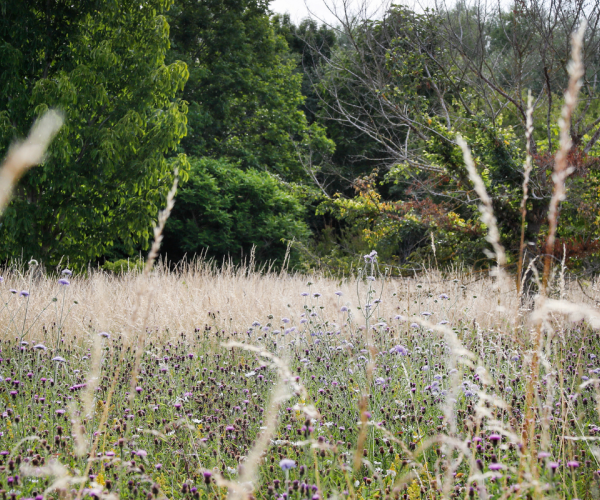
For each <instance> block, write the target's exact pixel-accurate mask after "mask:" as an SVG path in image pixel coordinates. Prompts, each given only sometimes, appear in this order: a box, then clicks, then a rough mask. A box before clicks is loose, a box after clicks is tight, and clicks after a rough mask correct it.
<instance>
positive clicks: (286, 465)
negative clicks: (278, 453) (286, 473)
mask: <svg viewBox="0 0 600 500" xmlns="http://www.w3.org/2000/svg"><path fill="white" fill-rule="evenodd" d="M279 467H281V469H282V470H290V469H293V468H294V467H296V461H295V460H292V459H291V458H284V459H282V460H281V461H280V462H279Z"/></svg>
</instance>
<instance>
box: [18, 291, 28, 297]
mask: <svg viewBox="0 0 600 500" xmlns="http://www.w3.org/2000/svg"><path fill="white" fill-rule="evenodd" d="M19 297H29V292H28V291H27V290H22V291H21V293H19Z"/></svg>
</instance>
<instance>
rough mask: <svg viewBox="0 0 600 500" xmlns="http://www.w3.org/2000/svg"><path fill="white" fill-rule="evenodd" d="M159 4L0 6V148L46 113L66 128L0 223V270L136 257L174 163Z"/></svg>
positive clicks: (173, 115)
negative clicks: (22, 263) (9, 263)
mask: <svg viewBox="0 0 600 500" xmlns="http://www.w3.org/2000/svg"><path fill="white" fill-rule="evenodd" d="M171 3H172V2H171V1H170V0H140V1H138V2H130V1H126V0H93V1H91V0H90V1H87V0H83V1H79V2H76V3H73V2H67V1H66V0H51V1H47V0H30V1H27V2H14V1H12V2H11V1H6V0H0V141H1V144H0V147H2V148H4V149H6V147H7V146H8V144H9V143H10V142H11V141H12V140H14V139H15V138H17V137H20V136H23V135H25V132H26V130H27V129H28V127H29V126H30V124H31V122H32V120H33V119H34V118H35V117H36V116H38V115H39V114H41V113H42V112H43V111H45V110H46V109H48V108H49V107H56V108H59V109H61V110H62V111H63V112H64V113H65V117H66V123H65V126H64V127H63V129H62V130H61V132H60V134H59V135H58V136H57V138H56V140H55V141H54V142H53V144H52V145H51V148H50V153H49V155H48V158H47V160H46V161H45V163H44V164H43V165H42V166H40V167H38V168H36V169H33V170H32V171H30V173H29V174H27V175H26V177H25V178H23V180H22V181H21V183H20V185H19V187H18V190H17V193H16V196H15V199H14V200H13V202H12V203H11V205H10V206H9V207H8V208H7V209H6V211H5V213H4V214H3V219H2V225H1V227H0V259H3V260H5V259H7V258H10V257H13V256H16V255H21V254H22V255H23V256H24V257H25V258H29V257H35V258H38V259H39V258H41V259H42V260H44V262H45V263H47V264H54V263H56V262H57V261H58V260H59V259H61V258H62V257H63V256H65V257H68V258H69V259H70V260H71V262H77V263H85V262H87V261H89V260H90V259H95V258H97V257H99V256H102V255H104V254H106V252H107V251H109V250H110V249H111V248H112V247H113V246H114V245H115V244H118V245H120V246H121V247H122V248H124V249H125V250H126V251H132V250H133V249H134V247H135V246H137V245H141V246H142V247H143V246H145V245H147V242H148V238H149V236H150V228H151V225H152V222H153V219H155V217H156V214H157V211H158V208H159V207H160V206H161V205H162V203H163V200H164V195H165V193H166V191H167V190H168V189H169V188H170V186H171V184H172V180H173V174H172V172H173V169H174V168H175V167H178V168H179V170H180V172H182V173H183V175H184V176H185V175H186V170H187V168H188V164H187V160H186V157H185V155H176V156H174V155H173V154H172V152H173V150H174V149H175V148H176V146H177V145H178V143H179V141H180V140H181V138H182V137H183V136H184V135H185V134H186V111H187V107H186V104H185V103H184V102H183V101H181V100H180V99H176V98H175V96H176V93H177V91H180V90H181V89H182V88H183V86H184V84H185V82H186V80H187V77H188V71H187V67H186V65H185V63H183V62H179V61H175V62H173V63H171V64H169V65H165V54H166V52H167V50H168V49H169V26H168V24H167V21H166V18H165V17H164V15H163V13H164V12H165V11H166V10H167V9H168V8H169V7H170V6H171Z"/></svg>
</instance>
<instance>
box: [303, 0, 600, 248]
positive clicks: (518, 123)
mask: <svg viewBox="0 0 600 500" xmlns="http://www.w3.org/2000/svg"><path fill="white" fill-rule="evenodd" d="M341 4H342V8H341V10H338V13H339V16H338V20H339V26H340V28H339V34H338V44H337V46H336V50H334V51H333V52H332V53H331V55H330V56H328V55H327V54H325V53H324V52H323V51H322V50H320V48H319V47H318V46H317V45H316V44H315V45H313V46H312V47H311V48H312V49H313V50H314V51H315V52H316V53H317V54H318V55H319V56H321V61H323V64H322V65H321V67H320V74H319V78H318V84H319V85H318V87H317V88H319V89H320V98H321V107H322V110H323V118H324V119H325V120H329V121H332V122H335V123H337V124H339V125H340V126H342V127H352V128H353V129H354V130H355V131H356V134H357V135H359V136H361V137H365V138H368V139H369V141H372V142H371V143H372V144H374V145H375V147H374V148H371V149H370V150H369V156H368V158H370V159H372V160H374V163H375V166H377V167H379V169H380V171H381V172H383V173H387V176H385V177H386V179H387V181H392V182H393V183H395V184H394V186H393V187H391V188H390V187H384V190H387V191H388V193H387V194H390V195H393V194H395V195H396V196H397V195H400V198H401V199H402V200H405V201H407V199H409V198H412V199H413V200H414V201H423V200H426V199H429V200H432V201H434V202H435V203H437V204H440V203H445V204H450V209H452V210H453V211H455V212H457V213H458V214H459V215H460V217H461V218H462V219H464V220H465V221H467V222H468V221H469V220H470V219H472V218H473V217H477V209H476V206H477V202H478V199H477V197H476V195H475V194H474V192H473V190H472V185H471V183H470V181H469V180H468V177H467V175H466V171H465V169H464V166H463V160H462V155H461V154H460V149H459V148H458V147H457V145H456V135H457V134H458V133H460V134H462V135H463V136H464V137H465V138H466V139H467V141H468V142H469V144H471V145H472V146H473V148H474V150H475V154H476V160H477V161H478V164H479V165H480V168H481V174H482V176H483V177H484V180H485V181H486V184H487V188H488V191H490V193H491V194H492V195H493V197H494V208H495V210H496V213H497V216H498V219H499V223H500V226H501V232H502V236H503V238H504V240H505V243H506V245H507V246H508V247H509V249H511V250H516V251H518V246H519V245H518V242H519V238H518V237H517V235H518V234H519V221H520V212H519V200H520V199H521V195H522V190H521V184H522V179H523V159H524V150H525V133H524V128H525V116H526V109H527V104H526V97H527V90H528V89H531V90H532V92H533V96H534V99H533V101H534V118H535V133H534V136H533V139H532V144H531V145H532V150H533V153H534V160H535V161H534V163H535V166H534V171H533V175H532V180H531V188H530V189H531V191H530V193H531V194H530V198H529V200H530V201H529V210H528V212H527V231H528V235H527V238H528V240H529V241H533V242H536V241H537V240H538V239H539V238H540V235H543V232H544V224H545V215H546V212H547V206H548V201H549V198H550V194H551V191H552V185H553V183H552V180H551V178H550V174H551V170H552V161H551V159H552V154H553V152H554V151H556V148H557V134H558V127H557V126H556V123H557V118H558V117H559V114H560V107H561V106H562V101H563V99H562V91H563V89H564V86H565V83H566V81H567V64H568V61H569V54H570V35H571V33H572V32H573V31H574V29H575V28H576V27H577V26H578V25H579V24H580V23H581V22H582V21H583V20H587V22H588V26H589V28H588V31H587V32H586V37H585V43H584V62H585V64H586V74H585V77H584V88H583V91H582V95H581V103H580V105H579V106H578V108H577V110H576V112H575V116H574V118H573V121H572V127H571V137H572V139H573V143H574V144H575V147H574V150H573V155H572V157H571V160H573V161H572V166H573V167H574V168H575V169H576V174H577V175H580V176H583V177H584V178H587V177H586V176H588V175H594V176H595V175H596V174H595V172H592V171H591V170H590V169H593V168H596V167H594V166H593V165H595V162H594V161H591V159H590V160H586V157H587V156H593V155H597V154H598V151H600V148H599V147H598V146H597V144H598V141H599V139H600V119H599V118H597V116H598V101H597V96H596V82H597V75H598V71H599V70H600V64H599V61H598V47H599V46H600V30H599V29H598V27H599V26H600V24H599V21H600V6H599V5H598V4H597V3H595V4H594V3H592V4H588V3H587V2H585V1H584V0H577V1H574V2H566V1H562V0H559V1H557V2H551V3H547V2H542V1H541V0H528V1H525V2H515V4H514V5H511V6H510V8H503V7H502V6H501V5H500V4H494V3H488V2H486V1H485V0H474V1H472V2H466V1H462V2H458V3H456V4H454V5H452V6H448V5H447V4H446V3H444V2H443V1H440V2H438V4H437V5H436V7H435V8H434V9H433V10H428V11H425V12H424V13H423V14H417V13H415V12H413V11H411V10H410V9H408V8H406V7H399V6H391V7H389V8H387V10H386V11H385V13H384V15H383V16H382V17H381V19H378V20H376V21H373V20H370V19H369V18H368V17H365V16H361V15H358V16H353V15H351V13H350V12H349V10H348V8H347V7H348V6H349V2H347V1H346V0H342V1H341ZM338 5H339V4H338ZM365 5H366V3H365ZM374 153H376V154H374ZM582 155H583V156H582ZM364 156H365V158H367V155H364ZM586 165H590V167H589V168H588V167H587V166H586ZM580 167H582V168H580ZM382 177H384V175H381V176H380V179H381V178H382ZM573 182H574V181H573ZM387 184H388V186H389V182H388V183H387ZM400 186H402V188H401V189H399V187H400ZM385 199H386V200H389V199H390V197H387V198H385ZM391 199H394V197H391ZM395 199H396V200H397V199H398V198H397V197H396V198H395ZM566 206H568V205H565V207H566ZM573 217H574V218H576V214H575V213H574V215H573ZM580 226H581V224H579V223H576V222H575V221H574V222H573V223H572V224H571V227H572V228H575V227H580ZM424 244H426V242H425V241H424Z"/></svg>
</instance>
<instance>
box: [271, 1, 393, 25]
mask: <svg viewBox="0 0 600 500" xmlns="http://www.w3.org/2000/svg"><path fill="white" fill-rule="evenodd" d="M342 1H346V2H347V3H348V4H349V5H350V9H349V10H351V11H352V10H354V9H355V8H356V7H357V6H358V5H359V3H361V4H362V3H363V2H362V1H361V0H354V1H353V0H272V1H271V2H270V4H269V6H270V8H271V10H272V11H273V12H275V13H277V14H286V13H288V14H290V17H291V19H292V21H293V22H295V23H297V22H298V21H301V20H302V19H304V18H305V17H313V18H316V19H319V20H321V21H324V22H326V23H328V24H337V22H336V17H335V15H334V14H333V13H332V12H331V11H332V10H335V9H336V7H337V9H338V10H339V9H340V7H341V5H342ZM383 3H387V1H386V0H376V1H369V2H368V4H369V11H370V12H375V11H377V10H378V8H377V7H378V6H380V5H382V4H383ZM370 17H371V18H374V17H378V16H376V15H375V16H370Z"/></svg>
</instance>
